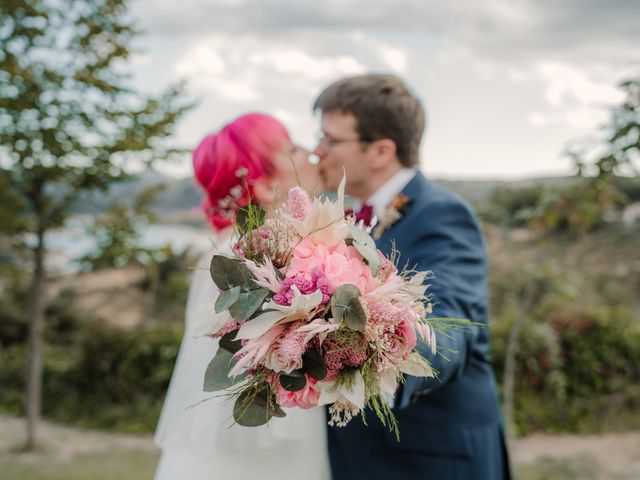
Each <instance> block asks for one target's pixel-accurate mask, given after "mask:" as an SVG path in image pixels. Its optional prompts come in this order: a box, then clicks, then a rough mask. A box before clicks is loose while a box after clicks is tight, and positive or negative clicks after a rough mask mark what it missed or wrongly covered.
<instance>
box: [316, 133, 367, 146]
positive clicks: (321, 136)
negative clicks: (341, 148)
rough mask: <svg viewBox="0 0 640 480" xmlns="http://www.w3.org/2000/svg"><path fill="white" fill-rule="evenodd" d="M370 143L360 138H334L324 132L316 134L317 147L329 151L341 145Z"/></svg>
mask: <svg viewBox="0 0 640 480" xmlns="http://www.w3.org/2000/svg"><path fill="white" fill-rule="evenodd" d="M351 142H357V143H371V140H365V139H362V138H334V137H332V136H331V135H328V134H326V133H324V132H318V145H319V146H323V147H325V148H327V149H331V148H333V147H335V146H336V145H339V144H341V143H351Z"/></svg>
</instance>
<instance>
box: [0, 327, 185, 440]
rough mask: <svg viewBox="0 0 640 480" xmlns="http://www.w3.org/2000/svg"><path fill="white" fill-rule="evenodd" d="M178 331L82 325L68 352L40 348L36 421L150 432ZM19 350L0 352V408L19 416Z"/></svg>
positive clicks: (22, 355)
mask: <svg viewBox="0 0 640 480" xmlns="http://www.w3.org/2000/svg"><path fill="white" fill-rule="evenodd" d="M181 338H182V326H181V325H175V324H173V325H172V324H166V323H163V324H159V325H156V326H154V327H152V328H149V327H147V328H138V329H135V330H128V331H127V330H121V329H116V328H113V327H109V326H107V325H105V324H104V323H101V322H89V323H87V324H86V325H85V326H84V327H83V328H82V332H81V334H80V335H79V338H78V341H77V343H76V344H74V345H73V346H72V347H69V346H66V347H63V346H56V345H48V346H47V348H46V350H45V357H44V384H43V414H44V416H45V417H47V418H50V419H52V420H56V421H60V422H66V423H72V424H78V425H82V426H86V427H93V428H104V429H109V430H119V431H128V432H150V431H153V429H154V428H155V426H156V423H157V420H158V416H159V413H160V408H161V406H162V402H163V399H164V395H165V393H166V390H167V388H168V386H169V380H170V378H171V372H172V370H173V366H174V363H175V360H176V357H177V353H178V349H179V346H180V341H181ZM26 360H27V357H26V347H25V346H24V345H15V346H13V347H11V348H7V349H4V350H2V351H0V366H1V368H0V384H2V385H3V388H2V390H0V408H2V410H4V411H6V412H9V413H12V414H19V413H22V410H23V395H24V378H25V376H24V372H25V369H26Z"/></svg>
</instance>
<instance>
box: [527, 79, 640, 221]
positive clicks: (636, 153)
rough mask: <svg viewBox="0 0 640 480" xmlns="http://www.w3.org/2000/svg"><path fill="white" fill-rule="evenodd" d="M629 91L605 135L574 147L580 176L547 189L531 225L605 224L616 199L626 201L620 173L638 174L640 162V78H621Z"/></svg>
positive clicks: (532, 212)
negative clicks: (560, 186)
mask: <svg viewBox="0 0 640 480" xmlns="http://www.w3.org/2000/svg"><path fill="white" fill-rule="evenodd" d="M620 88H621V89H622V90H623V91H624V92H625V94H626V96H625V99H624V101H623V102H622V104H620V105H618V106H616V107H615V108H613V109H612V111H611V118H610V120H609V123H608V124H607V125H605V126H604V131H605V137H604V140H603V141H599V142H598V144H597V145H596V146H595V148H594V147H593V145H591V144H583V145H581V146H580V148H579V149H576V148H573V149H571V150H570V151H569V157H570V158H571V159H572V161H573V164H574V166H575V168H576V182H575V183H573V184H571V185H569V186H567V187H563V188H556V189H549V190H546V191H545V192H543V195H542V196H541V197H540V199H539V200H538V202H537V203H536V204H535V206H534V207H533V208H532V209H531V210H530V211H527V212H525V214H526V216H528V217H529V219H530V225H531V226H532V227H533V228H534V229H537V230H540V231H545V232H554V231H563V230H566V231H570V232H573V233H583V232H587V231H591V230H594V229H596V228H597V227H598V226H600V225H601V224H602V222H603V220H604V217H605V214H606V212H607V211H608V210H610V209H611V208H612V207H613V206H614V205H617V204H624V202H625V201H626V198H625V195H624V192H623V191H622V190H621V188H620V182H619V181H618V177H619V176H620V175H633V176H636V177H637V176H638V173H639V170H638V168H639V166H640V79H632V80H627V81H625V82H622V83H621V84H620Z"/></svg>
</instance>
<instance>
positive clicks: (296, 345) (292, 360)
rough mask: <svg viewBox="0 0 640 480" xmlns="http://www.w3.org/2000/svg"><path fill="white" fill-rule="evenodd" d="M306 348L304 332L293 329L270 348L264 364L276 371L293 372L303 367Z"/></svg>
mask: <svg viewBox="0 0 640 480" xmlns="http://www.w3.org/2000/svg"><path fill="white" fill-rule="evenodd" d="M305 349H306V343H305V341H304V334H301V333H296V332H295V330H291V331H289V333H287V335H285V336H284V337H283V338H282V339H280V340H278V341H276V342H275V343H274V344H273V345H272V346H271V348H269V351H268V352H267V355H266V357H265V361H264V365H265V367H267V368H269V369H271V370H273V371H274V372H284V373H291V372H293V371H294V370H297V369H298V368H300V367H302V354H303V353H304V351H305Z"/></svg>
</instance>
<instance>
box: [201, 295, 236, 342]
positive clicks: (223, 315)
mask: <svg viewBox="0 0 640 480" xmlns="http://www.w3.org/2000/svg"><path fill="white" fill-rule="evenodd" d="M194 319H195V321H194V325H193V330H192V332H191V334H192V335H193V336H194V337H204V336H205V335H213V334H214V333H217V332H218V330H220V329H221V328H222V327H224V326H225V325H226V324H227V323H228V322H230V321H232V320H233V318H231V314H230V313H229V311H228V310H225V311H224V312H220V313H216V310H215V306H214V305H213V304H212V303H206V304H203V305H198V306H197V307H196V312H195V317H194Z"/></svg>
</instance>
